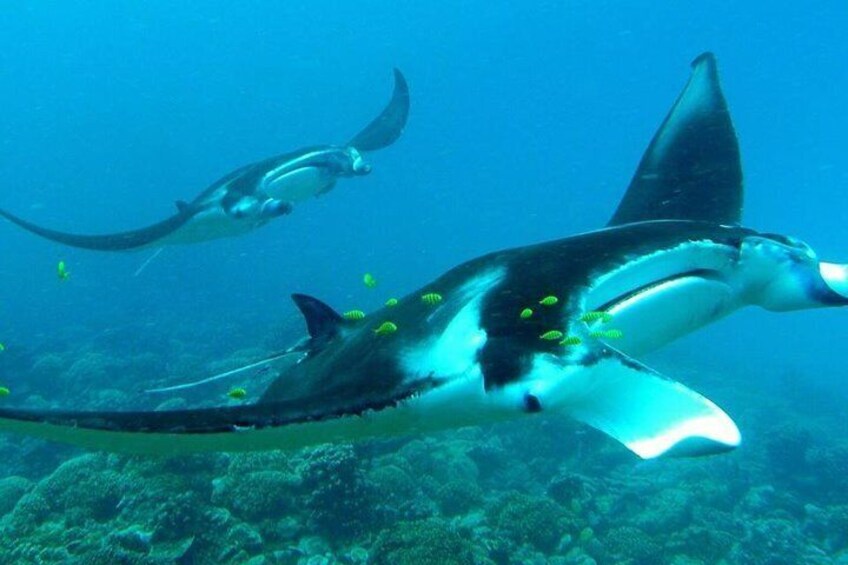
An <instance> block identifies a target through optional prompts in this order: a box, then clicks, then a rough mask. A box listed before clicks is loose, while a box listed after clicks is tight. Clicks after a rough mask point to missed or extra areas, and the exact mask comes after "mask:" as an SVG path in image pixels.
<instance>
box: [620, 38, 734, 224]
mask: <svg viewBox="0 0 848 565" xmlns="http://www.w3.org/2000/svg"><path fill="white" fill-rule="evenodd" d="M741 215H742V166H741V163H740V158H739V144H738V142H737V140H736V133H735V131H734V129H733V123H732V122H731V119H730V113H729V112H728V110H727V103H726V102H725V100H724V95H723V94H722V92H721V86H720V85H719V79H718V70H717V67H716V61H715V57H714V56H713V54H712V53H704V54H702V55H701V56H699V57H698V58H697V59H695V61H693V63H692V75H691V77H690V78H689V82H688V83H687V84H686V87H685V88H684V89H683V92H682V93H681V94H680V96H679V97H678V98H677V101H676V102H675V104H674V106H673V107H672V108H671V111H670V112H669V114H668V116H666V118H665V121H664V122H663V123H662V125H661V126H660V129H659V130H658V131H657V133H656V134H655V135H654V138H653V140H651V144H650V145H649V146H648V150H647V151H646V152H645V154H644V155H643V156H642V161H641V162H640V163H639V168H638V169H637V170H636V174H635V175H634V176H633V180H631V181H630V187H629V188H628V189H627V193H626V194H625V195H624V198H623V199H622V201H621V203H620V204H619V206H618V209H617V210H616V212H615V214H614V215H613V217H612V219H611V220H610V222H609V224H608V225H610V226H617V225H621V224H628V223H632V222H642V221H647V220H699V221H706V222H714V223H718V224H734V225H735V224H738V223H739V221H740V219H741Z"/></svg>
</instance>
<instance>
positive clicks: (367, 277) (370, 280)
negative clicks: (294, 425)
mask: <svg viewBox="0 0 848 565" xmlns="http://www.w3.org/2000/svg"><path fill="white" fill-rule="evenodd" d="M362 282H363V283H364V284H365V286H367V287H368V288H374V287H375V286H377V278H376V277H375V276H374V275H372V274H371V273H365V274H364V275H362Z"/></svg>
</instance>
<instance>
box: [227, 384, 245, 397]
mask: <svg viewBox="0 0 848 565" xmlns="http://www.w3.org/2000/svg"><path fill="white" fill-rule="evenodd" d="M227 396H229V397H230V398H232V399H234V400H241V399H243V398H244V397H246V396H247V391H246V390H244V389H243V388H241V387H235V388H232V389H230V391H229V392H228V393H227Z"/></svg>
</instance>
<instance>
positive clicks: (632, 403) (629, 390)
mask: <svg viewBox="0 0 848 565" xmlns="http://www.w3.org/2000/svg"><path fill="white" fill-rule="evenodd" d="M565 370H566V371H567V372H568V373H569V374H568V376H567V377H565V378H564V379H563V380H562V384H561V386H562V392H561V393H560V394H561V396H560V397H559V398H558V399H557V404H558V405H560V406H561V407H562V409H563V410H565V411H566V412H567V413H568V414H569V415H570V416H572V417H573V418H575V419H577V420H579V421H581V422H584V423H586V424H588V425H590V426H592V427H594V428H596V429H598V430H600V431H602V432H604V433H606V434H607V435H609V436H611V437H613V438H614V439H616V440H618V441H620V442H621V443H623V444H624V445H625V446H626V447H627V448H628V449H630V450H631V451H633V452H634V453H635V454H636V455H638V456H639V457H642V458H643V459H652V458H655V457H660V456H694V455H709V454H713V453H721V452H724V451H729V450H731V449H733V448H735V447H737V446H738V445H739V443H740V441H741V436H740V433H739V428H737V427H736V424H735V423H734V422H733V420H731V419H730V417H729V416H728V415H727V414H726V413H725V412H724V411H723V410H722V409H721V408H719V407H718V406H716V405H715V404H714V403H713V402H712V401H710V400H708V399H707V398H705V397H704V396H702V395H700V394H698V393H697V392H695V391H693V390H691V389H689V388H687V387H685V386H683V385H682V384H680V383H679V382H676V381H673V380H670V379H668V378H666V377H664V376H662V375H660V374H659V373H657V372H656V371H653V370H651V369H649V368H647V367H645V366H644V365H642V364H641V363H639V362H637V361H635V360H633V359H632V358H630V357H627V356H626V355H624V354H622V353H620V352H617V351H614V350H612V349H609V348H606V347H605V348H603V350H602V351H601V352H600V353H599V354H598V355H597V356H596V357H595V358H594V359H593V361H592V362H591V364H588V365H585V366H579V367H578V366H570V367H568V368H566V369H565ZM529 392H530V393H531V394H532V393H534V392H536V391H533V390H531V391H529ZM536 396H538V397H539V398H540V399H541V404H542V407H544V406H545V403H546V402H545V393H544V392H543V391H540V393H539V394H536Z"/></svg>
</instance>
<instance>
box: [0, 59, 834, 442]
mask: <svg viewBox="0 0 848 565" xmlns="http://www.w3.org/2000/svg"><path fill="white" fill-rule="evenodd" d="M692 67H693V70H692V75H691V78H690V79H689V82H688V84H687V85H686V87H685V89H684V90H683V92H682V93H681V94H680V96H679V98H678V99H677V101H676V103H675V104H674V106H673V107H672V109H671V111H670V113H669V114H668V116H667V117H666V119H665V121H664V122H663V124H662V126H661V127H660V129H659V131H658V132H657V133H656V135H655V136H654V138H653V140H652V141H651V144H650V146H649V147H648V150H647V152H646V153H645V155H644V157H643V158H642V161H641V163H640V164H639V168H638V170H637V171H636V174H635V176H634V177H633V180H632V182H631V184H630V187H629V188H628V190H627V193H626V195H625V196H624V199H623V200H622V202H621V203H620V204H619V206H618V209H617V210H616V212H615V214H614V215H613V216H612V219H611V220H610V222H609V224H608V225H607V227H605V228H604V229H601V230H598V231H593V232H590V233H584V234H580V235H576V236H573V237H568V238H565V239H560V240H556V241H551V242H548V243H540V244H537V245H531V246H528V247H519V248H515V249H508V250H505V251H498V252H495V253H491V254H489V255H485V256H483V257H478V258H476V259H472V260H471V261H468V262H467V263H464V264H462V265H459V266H458V267H456V268H454V269H451V270H450V271H448V272H447V273H445V274H444V275H442V276H441V277H439V278H437V279H436V280H434V281H432V282H430V283H429V284H427V285H425V286H423V287H422V288H421V289H419V290H418V291H417V292H413V293H412V294H410V295H409V296H407V297H405V298H403V299H402V300H400V302H399V303H398V304H397V306H395V307H393V308H384V309H381V310H379V311H376V312H373V313H372V314H370V315H368V317H367V318H365V319H364V320H360V321H348V320H346V319H343V318H342V317H341V316H339V314H337V313H336V312H335V311H333V310H332V309H331V308H330V307H329V306H327V305H325V304H324V303H322V302H320V301H318V300H316V299H314V298H311V297H308V296H305V295H295V296H294V300H295V303H296V304H297V306H298V307H299V308H300V310H301V311H302V313H303V315H304V317H305V319H306V325H307V329H308V332H309V338H308V339H307V340H306V341H304V342H303V343H302V344H300V345H298V346H294V347H293V348H291V349H290V350H289V352H290V353H292V354H298V355H300V358H299V359H298V360H297V362H296V363H294V364H292V366H291V367H290V368H289V369H287V370H286V371H284V372H283V373H282V374H280V375H279V376H278V377H277V378H276V380H274V381H273V382H272V383H271V384H270V385H269V387H268V389H267V390H266V391H265V392H264V394H263V395H262V397H261V398H260V399H259V400H258V401H257V402H256V403H255V404H250V405H243V406H235V407H221V408H207V409H196V410H178V411H170V412H99V411H98V412H80V411H64V410H25V409H15V408H3V409H0V429H4V430H9V431H14V432H19V433H23V434H27V435H31V436H37V437H41V438H46V439H49V440H54V441H60V442H66V443H70V444H74V445H79V446H85V447H89V448H95V449H106V450H110V451H126V452H135V453H189V452H197V451H225V450H226V451H228V450H234V451H240V450H258V449H278V448H296V447H302V446H308V445H312V444H316V443H319V442H340V441H350V440H358V439H361V438H366V437H374V436H383V435H394V434H408V433H419V432H423V431H428V430H440V429H446V428H454V427H458V426H465V425H473V424H481V423H486V422H497V421H505V420H511V419H516V418H520V417H524V416H526V415H528V414H532V413H538V412H547V413H562V414H567V415H569V416H571V417H573V418H575V419H577V420H579V421H581V422H585V423H586V424H589V425H590V426H593V427H595V428H597V429H599V430H601V431H603V432H605V433H607V434H608V435H610V436H611V437H613V438H615V439H616V440H618V441H620V442H621V443H623V444H624V445H625V446H626V447H627V448H629V449H630V450H632V451H633V452H635V453H636V454H637V455H639V456H640V457H643V458H653V457H658V456H662V455H702V454H710V453H717V452H722V451H726V450H729V449H732V448H734V447H736V446H737V445H739V443H740V432H739V430H738V428H737V427H736V425H735V424H734V422H733V420H731V418H730V417H729V416H728V415H727V414H726V413H725V412H724V411H722V410H721V409H720V408H719V407H718V406H716V405H715V404H714V403H713V402H711V401H710V400H708V399H706V398H704V397H703V396H701V395H700V394H698V393H697V392H695V391H693V390H690V389H689V388H687V387H686V386H684V385H683V384H681V383H679V382H676V381H674V380H671V379H669V378H667V377H665V376H663V375H660V374H658V373H657V372H655V371H653V370H651V369H650V368H648V367H646V366H644V365H643V364H641V363H640V362H639V361H637V360H636V359H635V358H634V357H633V356H636V355H640V354H642V353H646V352H649V351H653V350H655V349H657V348H659V347H661V346H663V345H665V344H666V343H668V342H670V341H672V340H674V339H676V338H678V337H680V336H683V335H686V334H688V333H690V332H692V331H694V330H696V329H698V328H700V327H702V326H704V325H706V324H709V323H711V322H714V321H716V320H718V319H720V318H723V317H724V316H726V315H728V314H730V313H731V312H734V311H735V310H737V309H739V308H742V307H743V306H748V305H757V306H761V307H763V308H766V309H769V310H774V311H786V310H795V309H802V308H817V307H823V306H841V305H845V304H848V266H846V265H838V264H834V263H825V262H820V261H819V260H818V259H817V258H816V255H815V253H813V251H812V250H811V249H810V248H809V247H807V246H806V245H805V244H803V243H801V242H799V241H797V240H795V239H792V238H789V237H786V236H782V235H774V234H767V233H761V232H757V231H754V230H752V229H748V228H744V227H741V226H740V225H739V221H740V212H741V207H742V171H741V166H740V160H739V151H738V144H737V141H736V135H735V133H734V130H733V125H732V123H731V120H730V115H729V113H728V110H727V105H726V103H725V100H724V97H723V95H722V92H721V90H720V87H719V80H718V74H717V70H716V62H715V58H714V57H713V55H711V54H709V53H707V54H703V55H701V56H700V57H698V58H697V59H696V60H695V61H694V63H693V65H692ZM422 296H424V297H425V298H424V299H423V300H422ZM440 298H441V300H440ZM555 298H556V299H555ZM530 310H532V313H530V312H529V311H530ZM387 322H391V324H388V323H387ZM392 324H393V325H392Z"/></svg>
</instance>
